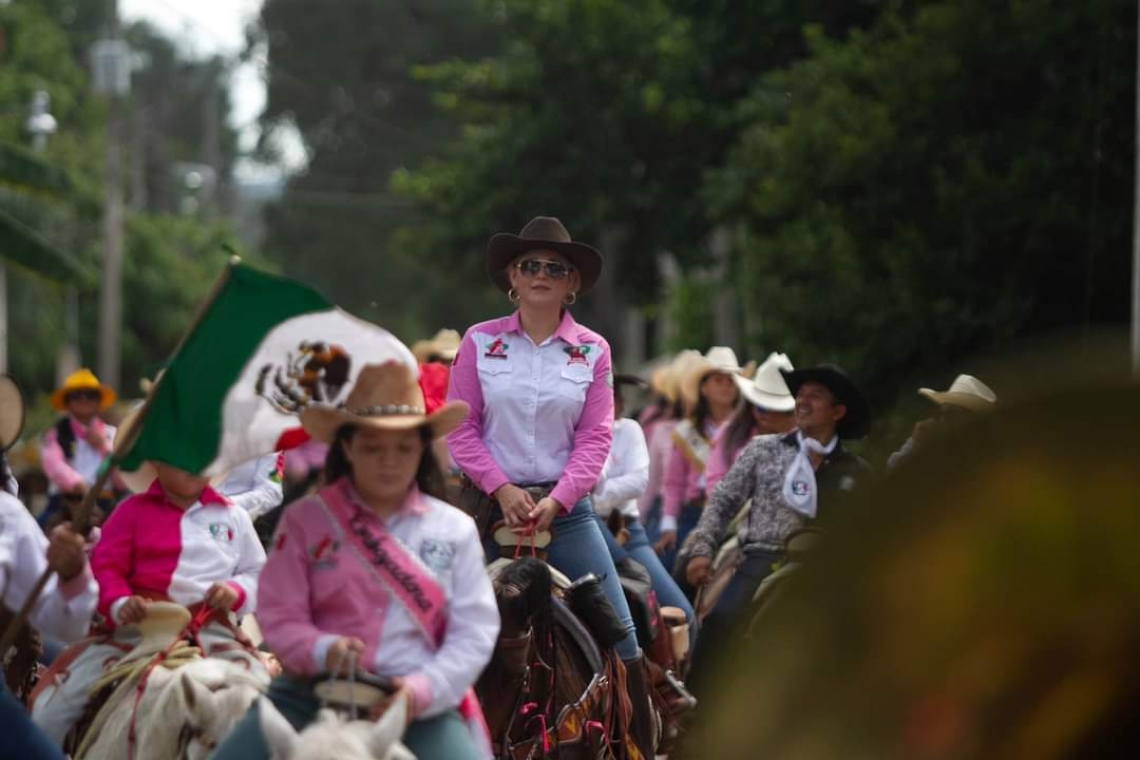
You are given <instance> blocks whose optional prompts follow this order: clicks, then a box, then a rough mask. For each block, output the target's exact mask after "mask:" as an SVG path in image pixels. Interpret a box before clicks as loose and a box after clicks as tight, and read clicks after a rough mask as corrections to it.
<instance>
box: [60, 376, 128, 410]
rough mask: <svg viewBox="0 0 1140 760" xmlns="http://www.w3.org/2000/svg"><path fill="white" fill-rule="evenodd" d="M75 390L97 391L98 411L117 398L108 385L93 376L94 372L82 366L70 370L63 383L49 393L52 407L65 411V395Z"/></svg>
mask: <svg viewBox="0 0 1140 760" xmlns="http://www.w3.org/2000/svg"><path fill="white" fill-rule="evenodd" d="M75 391H99V393H100V394H101V395H100V398H99V409H100V411H102V410H103V409H106V408H107V407H109V406H110V405H111V404H113V403H115V399H116V398H118V397H117V396H116V395H115V391H114V390H112V389H111V387H110V386H107V385H103V384H102V383H101V382H99V378H97V377H95V373H94V372H92V371H91V370H89V369H87V368H84V369H80V370H76V371H75V372H72V373H71V374H70V375H68V376H67V379H66V380H64V381H63V385H61V386H60V387H58V388H56V389H55V392H53V393H52V394H51V405H52V407H54V408H55V410H56V411H59V412H65V411H67V396H68V394H70V393H73V392H75Z"/></svg>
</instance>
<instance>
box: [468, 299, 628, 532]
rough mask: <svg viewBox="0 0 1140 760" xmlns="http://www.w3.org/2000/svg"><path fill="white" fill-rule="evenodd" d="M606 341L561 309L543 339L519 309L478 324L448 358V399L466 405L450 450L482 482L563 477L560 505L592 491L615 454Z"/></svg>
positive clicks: (484, 486)
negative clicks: (525, 325)
mask: <svg viewBox="0 0 1140 760" xmlns="http://www.w3.org/2000/svg"><path fill="white" fill-rule="evenodd" d="M610 373H611V366H610V347H609V344H608V343H606V341H605V339H604V338H602V336H600V335H598V334H597V333H596V332H594V331H592V330H589V329H587V328H585V327H582V326H581V325H579V324H578V323H577V322H575V321H574V318H573V317H571V316H570V313H569V312H565V313H564V314H563V316H562V321H561V323H560V324H559V325H558V329H556V330H555V331H554V334H553V335H551V336H550V337H549V338H547V339H546V340H545V341H543V342H542V343H541V344H539V345H535V344H534V342H533V341H531V339H530V336H528V335H527V334H526V332H525V331H524V330H523V329H522V325H521V323H520V321H519V315H518V312H515V313H514V314H512V315H510V316H508V317H503V318H501V319H493V320H490V321H488V322H482V323H480V324H477V325H475V326H474V327H472V328H470V329H469V330H468V331H467V334H466V335H464V336H463V340H462V342H461V343H460V345H459V353H458V354H457V355H456V357H455V362H454V364H453V365H452V368H451V384H450V388H449V389H448V395H447V397H448V400H449V401H452V400H460V401H466V402H467V404H468V405H470V407H471V412H470V414H468V415H467V418H466V419H465V420H464V421H463V423H462V424H460V426H459V427H458V428H456V429H455V430H454V431H453V432H452V433H451V434H450V435H449V436H448V437H447V443H448V447H449V449H450V450H451V456H452V458H453V459H454V460H455V462H456V464H458V465H459V467H460V469H462V470H463V472H465V473H466V474H467V476H468V477H469V478H471V480H472V481H474V482H475V484H476V485H477V486H478V487H479V488H480V489H481V490H482V491H483V492H484V493H488V494H490V493H493V492H494V491H495V489H496V488H498V487H499V486H502V485H504V484H506V483H514V484H516V485H532V484H537V483H548V482H557V485H556V486H555V487H554V490H553V491H552V492H551V496H552V497H553V498H554V499H555V500H556V501H558V503H559V504H561V505H562V509H563V511H564V512H567V511H569V510H570V509H571V508H572V507H573V506H574V504H575V503H576V502H577V501H578V500H579V499H581V498H582V497H583V496H585V495H586V494H588V493H589V492H590V490H591V489H592V488H593V487H594V484H595V483H597V481H598V477H599V475H600V474H601V472H602V467H603V466H604V465H605V462H606V457H607V456H608V455H609V450H610V442H611V438H612V428H613V403H614V398H613V387H612V382H613V379H612V377H611V374H610Z"/></svg>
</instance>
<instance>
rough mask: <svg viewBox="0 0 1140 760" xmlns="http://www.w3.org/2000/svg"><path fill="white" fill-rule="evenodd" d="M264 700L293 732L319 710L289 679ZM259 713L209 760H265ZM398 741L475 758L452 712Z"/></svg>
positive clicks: (425, 754) (429, 753)
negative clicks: (270, 703) (274, 708)
mask: <svg viewBox="0 0 1140 760" xmlns="http://www.w3.org/2000/svg"><path fill="white" fill-rule="evenodd" d="M266 696H267V697H268V698H269V700H270V701H271V702H272V703H273V706H274V707H276V708H277V711H278V712H280V713H281V715H282V716H284V718H285V719H286V720H287V721H289V723H290V724H291V725H292V726H293V729H294V730H296V731H297V732H300V731H303V730H304V729H305V727H306V726H308V725H309V724H310V723H312V722H313V720H314V719H315V718H316V717H317V711H318V710H319V709H320V702H319V701H318V700H317V698H316V696H315V695H314V694H313V687H312V686H310V685H309V684H308V683H306V682H303V681H301V680H299V679H296V678H294V677H293V676H289V675H283V676H278V677H277V678H275V679H273V683H271V684H269V693H268V694H267V695H266ZM260 711H261V706H260V705H259V704H258V703H257V702H254V704H253V707H251V708H250V709H249V712H247V713H246V714H245V717H244V718H242V719H241V720H240V721H238V724H237V725H236V726H234V730H233V731H231V732H230V735H229V736H227V737H226V739H225V741H223V742H222V743H221V744H220V745H219V746H218V748H217V749H216V750H214V752H213V754H211V755H210V760H269V745H268V744H267V743H266V740H265V736H264V735H263V734H262V733H261V720H260V717H259V715H260ZM401 741H402V742H403V743H404V745H405V746H406V747H407V748H408V749H410V750H411V751H412V754H414V755H415V756H416V757H418V758H420V760H478V758H479V751H478V749H477V747H476V744H475V740H474V738H473V737H472V736H471V731H470V729H468V727H467V724H466V723H464V722H463V720H462V719H461V718H460V717H459V714H458V713H457V712H456V711H455V710H448V711H447V712H445V713H442V714H440V715H436V716H434V717H431V718H424V719H423V720H416V721H413V722H412V723H411V725H409V726H408V728H407V729H406V730H405V732H404V736H403V738H402V739H401ZM0 746H2V745H0ZM3 757H9V755H3ZM10 757H13V758H15V757H23V756H22V755H11V756H10Z"/></svg>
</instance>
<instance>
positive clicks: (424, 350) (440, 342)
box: [412, 330, 461, 364]
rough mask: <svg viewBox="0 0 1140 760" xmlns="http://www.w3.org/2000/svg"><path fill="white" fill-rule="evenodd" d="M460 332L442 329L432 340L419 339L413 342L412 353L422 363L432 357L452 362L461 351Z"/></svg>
mask: <svg viewBox="0 0 1140 760" xmlns="http://www.w3.org/2000/svg"><path fill="white" fill-rule="evenodd" d="M460 340H461V338H460V335H459V333H457V332H456V331H455V330H440V331H439V332H437V333H436V334H435V335H434V336H432V338H431V339H430V340H417V341H416V342H415V343H413V344H412V355H413V356H415V357H416V361H417V362H419V363H420V364H426V363H427V362H429V361H431V360H432V359H442V360H444V361H446V362H450V361H452V360H453V359H454V358H455V355H456V354H457V353H459V341H460Z"/></svg>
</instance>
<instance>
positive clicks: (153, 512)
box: [91, 480, 265, 620]
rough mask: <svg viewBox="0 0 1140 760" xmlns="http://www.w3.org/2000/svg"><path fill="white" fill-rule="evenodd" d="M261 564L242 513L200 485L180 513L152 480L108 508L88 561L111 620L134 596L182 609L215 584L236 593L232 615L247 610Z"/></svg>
mask: <svg viewBox="0 0 1140 760" xmlns="http://www.w3.org/2000/svg"><path fill="white" fill-rule="evenodd" d="M264 564H265V550H264V549H263V548H262V547H261V542H260V541H258V538H257V532H256V531H255V530H254V528H253V521H252V520H251V519H250V517H249V514H248V513H247V512H246V511H245V510H244V509H241V508H240V507H236V506H234V505H232V504H230V503H229V502H227V501H226V500H225V498H224V497H223V496H221V495H220V494H219V493H218V492H217V491H215V490H213V489H212V488H209V487H207V488H206V489H205V490H204V491H203V492H202V495H201V496H200V497H199V500H198V501H196V502H195V503H194V504H191V505H190V506H189V507H188V508H187V509H185V510H183V509H181V508H180V507H178V506H176V505H174V504H172V503H171V502H170V501H168V500H167V498H166V495H165V494H164V493H163V490H162V486H161V485H159V482H158V481H157V480H156V481H154V483H152V484H151V486H150V488H149V489H147V491H146V492H145V493H140V494H135V495H134V496H132V497H130V498H128V499H125V500H124V501H123V502H122V503H121V504H119V506H117V507H116V508H115V511H114V512H112V513H111V516H110V517H109V518H108V519H107V522H105V523H104V524H103V532H102V536H101V537H100V539H99V543H98V544H96V545H95V551H94V553H93V554H92V555H91V569H92V571H93V572H94V574H95V580H96V581H97V582H98V583H99V611H100V612H101V613H103V615H104V616H106V617H108V618H109V619H111V620H114V619H115V613H117V612H118V610H119V607H121V606H122V605H123V604H124V603H125V602H126V600H127V597H129V596H131V595H133V594H139V593H151V594H162V595H165V596H167V597H168V598H169V599H170V600H171V601H173V602H177V603H178V604H181V605H185V606H189V605H191V604H196V603H198V602H200V601H202V599H203V597H204V596H205V595H206V591H207V590H208V589H209V588H210V586H212V585H213V584H215V583H227V584H229V585H230V586H231V587H232V588H233V589H234V590H235V591H237V594H238V602H237V604H235V605H234V608H233V611H234V613H236V614H238V615H243V614H245V613H247V612H253V610H254V603H255V600H256V597H257V578H258V574H259V573H260V572H261V568H262V566H263V565H264Z"/></svg>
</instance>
